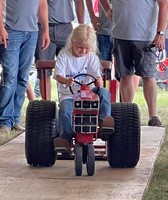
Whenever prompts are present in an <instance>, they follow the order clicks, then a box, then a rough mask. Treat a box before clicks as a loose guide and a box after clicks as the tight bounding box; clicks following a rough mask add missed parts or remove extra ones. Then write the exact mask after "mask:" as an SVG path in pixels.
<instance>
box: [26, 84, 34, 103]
mask: <svg viewBox="0 0 168 200" xmlns="http://www.w3.org/2000/svg"><path fill="white" fill-rule="evenodd" d="M26 92H27V98H28V99H29V101H33V100H34V99H35V94H34V91H33V89H32V87H31V85H30V82H28V85H27V91H26Z"/></svg>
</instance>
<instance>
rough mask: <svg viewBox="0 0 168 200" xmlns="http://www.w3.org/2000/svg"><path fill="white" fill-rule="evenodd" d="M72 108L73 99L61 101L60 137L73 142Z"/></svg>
mask: <svg viewBox="0 0 168 200" xmlns="http://www.w3.org/2000/svg"><path fill="white" fill-rule="evenodd" d="M72 109H73V99H65V100H63V101H61V103H60V109H59V130H60V135H59V136H60V138H62V139H65V140H67V141H68V142H69V143H70V144H71V142H72V135H73V132H72Z"/></svg>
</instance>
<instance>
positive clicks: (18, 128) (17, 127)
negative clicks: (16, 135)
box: [12, 124, 25, 131]
mask: <svg viewBox="0 0 168 200" xmlns="http://www.w3.org/2000/svg"><path fill="white" fill-rule="evenodd" d="M12 129H13V130H15V131H25V128H24V127H23V126H22V125H20V124H15V125H14V126H13V128H12Z"/></svg>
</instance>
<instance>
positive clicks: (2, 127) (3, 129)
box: [0, 126, 11, 133]
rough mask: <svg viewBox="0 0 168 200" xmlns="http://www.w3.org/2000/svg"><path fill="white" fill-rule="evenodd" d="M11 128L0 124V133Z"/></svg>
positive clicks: (6, 131)
mask: <svg viewBox="0 0 168 200" xmlns="http://www.w3.org/2000/svg"><path fill="white" fill-rule="evenodd" d="M10 131H11V129H10V128H9V127H8V126H0V133H2V132H3V133H9V132H10Z"/></svg>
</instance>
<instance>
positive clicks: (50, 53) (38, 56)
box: [35, 26, 56, 100]
mask: <svg viewBox="0 0 168 200" xmlns="http://www.w3.org/2000/svg"><path fill="white" fill-rule="evenodd" d="M53 32H54V27H50V28H49V33H50V40H51V42H50V45H49V47H48V48H47V49H46V50H42V49H41V47H42V28H41V26H39V32H38V41H37V46H36V51H35V61H37V60H53V59H54V56H55V52H56V45H55V43H54V38H53ZM45 73H46V85H45V86H44V83H45V80H44V76H43V71H42V70H40V69H38V70H37V78H38V79H39V87H40V93H41V97H42V99H45V98H46V99H47V100H51V78H50V76H51V75H52V71H51V70H50V69H46V70H45ZM45 92H46V93H45ZM45 94H46V96H45Z"/></svg>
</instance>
